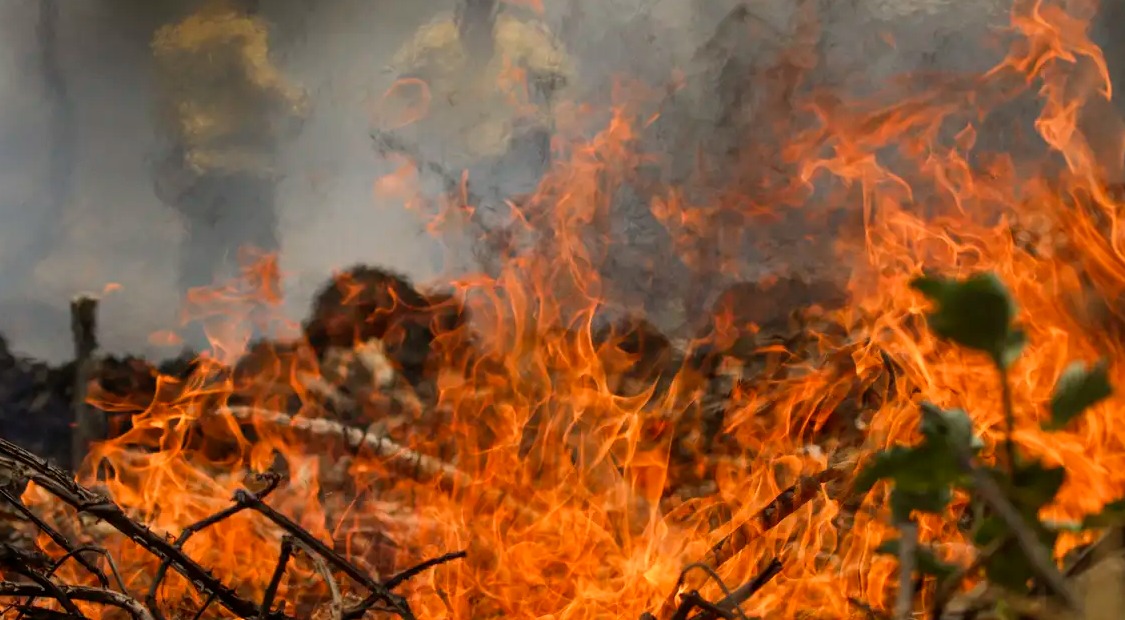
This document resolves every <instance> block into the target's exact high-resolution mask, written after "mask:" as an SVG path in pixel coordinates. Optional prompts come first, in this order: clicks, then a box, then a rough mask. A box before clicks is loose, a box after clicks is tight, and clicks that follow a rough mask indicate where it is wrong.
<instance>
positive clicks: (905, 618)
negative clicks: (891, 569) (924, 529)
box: [895, 519, 918, 620]
mask: <svg viewBox="0 0 1125 620" xmlns="http://www.w3.org/2000/svg"><path fill="white" fill-rule="evenodd" d="M898 529H899V531H900V532H902V538H901V539H900V540H899V544H898V594H897V596H896V598H895V620H909V619H910V616H911V615H912V614H913V612H914V587H913V586H914V565H915V564H917V562H918V524H916V523H914V522H913V521H911V520H909V519H907V520H905V521H903V522H902V523H899V524H898Z"/></svg>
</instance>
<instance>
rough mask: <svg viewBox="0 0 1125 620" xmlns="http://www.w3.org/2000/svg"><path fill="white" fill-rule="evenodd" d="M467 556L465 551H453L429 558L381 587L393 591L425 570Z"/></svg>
mask: <svg viewBox="0 0 1125 620" xmlns="http://www.w3.org/2000/svg"><path fill="white" fill-rule="evenodd" d="M467 555H468V553H467V552H465V551H455V552H453V553H447V554H445V555H442V556H438V557H436V558H430V559H429V560H426V561H424V562H422V563H421V564H417V565H415V566H411V567H410V568H408V569H406V570H404V571H402V572H401V573H399V574H397V575H394V576H393V577H391V578H390V579H388V580H386V581H384V582H383V587H384V588H386V589H388V590H394V589H395V588H397V587H399V586H400V585H402V584H403V583H406V582H407V581H410V580H411V579H413V578H414V577H416V576H418V575H419V574H421V573H423V572H425V571H427V570H430V569H431V568H433V567H435V566H438V565H441V564H445V563H447V562H452V561H453V560H460V559H462V558H464V557H466V556H467Z"/></svg>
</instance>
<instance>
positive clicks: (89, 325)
mask: <svg viewBox="0 0 1125 620" xmlns="http://www.w3.org/2000/svg"><path fill="white" fill-rule="evenodd" d="M97 312H98V300H97V299H94V298H93V297H87V296H80V297H77V298H75V299H74V300H72V301H71V302H70V331H71V335H72V337H73V338H74V359H75V368H74V401H73V407H74V431H73V435H72V436H71V448H70V449H71V453H70V463H71V470H72V471H75V472H77V471H78V469H79V468H80V467H81V466H82V462H83V461H84V460H85V459H86V455H87V454H88V453H89V450H90V444H92V443H94V442H96V441H101V440H103V439H105V435H106V425H105V416H104V414H102V412H100V411H98V410H96V409H94V408H93V407H90V406H89V405H88V404H86V386H87V385H88V384H89V382H90V377H91V375H93V372H94V350H95V349H97V348H98V340H97V334H96V331H95V330H96V329H97Z"/></svg>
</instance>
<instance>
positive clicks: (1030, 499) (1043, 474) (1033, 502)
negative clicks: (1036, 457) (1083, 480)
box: [1010, 461, 1066, 522]
mask: <svg viewBox="0 0 1125 620" xmlns="http://www.w3.org/2000/svg"><path fill="white" fill-rule="evenodd" d="M1065 480H1066V470H1065V469H1063V468H1062V467H1046V466H1044V465H1043V463H1042V462H1041V461H1032V462H1030V463H1020V464H1018V465H1017V466H1016V468H1015V470H1014V471H1013V472H1012V481H1011V486H1012V492H1011V497H1010V499H1011V500H1012V503H1014V504H1015V505H1016V507H1017V508H1020V509H1021V512H1023V513H1024V515H1025V516H1027V517H1029V518H1031V519H1034V520H1035V521H1036V522H1038V518H1039V517H1038V514H1039V509H1040V508H1042V507H1043V506H1046V505H1047V504H1049V503H1051V501H1052V500H1054V499H1055V495H1057V494H1058V492H1059V489H1060V488H1062V485H1063V482H1064V481H1065Z"/></svg>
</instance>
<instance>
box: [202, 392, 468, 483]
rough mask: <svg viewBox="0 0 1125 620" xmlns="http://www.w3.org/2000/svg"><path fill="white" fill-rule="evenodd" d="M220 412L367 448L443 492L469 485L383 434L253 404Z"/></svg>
mask: <svg viewBox="0 0 1125 620" xmlns="http://www.w3.org/2000/svg"><path fill="white" fill-rule="evenodd" d="M222 411H225V412H228V413H230V414H231V415H232V416H234V418H235V419H238V420H240V421H247V422H249V421H259V422H264V423H266V424H269V425H271V426H289V427H291V428H294V429H297V430H299V431H302V432H306V433H308V434H310V435H313V436H316V437H333V438H339V439H342V440H343V441H344V443H345V445H346V446H347V447H348V448H349V449H352V450H356V451H359V450H370V451H371V452H372V453H373V454H374V456H376V457H379V458H380V459H381V460H382V461H383V462H384V464H385V465H387V467H388V468H389V469H391V470H392V471H394V472H395V473H397V474H400V475H403V476H407V477H409V478H411V479H413V480H415V481H416V482H428V481H430V480H434V479H436V481H437V482H438V484H439V485H440V486H441V487H442V489H443V490H444V491H447V492H451V491H453V490H455V489H459V488H465V487H467V486H469V485H471V484H472V478H471V477H469V475H468V474H465V473H464V472H461V471H459V470H458V469H457V468H455V467H453V466H452V465H450V464H448V463H445V462H443V461H440V460H438V459H436V458H434V457H432V456H427V455H425V454H421V453H419V452H416V451H414V450H411V449H410V448H407V447H405V446H401V445H399V444H397V443H395V442H394V441H392V440H391V439H390V438H388V437H386V436H384V435H377V434H374V433H369V432H366V431H363V430H360V429H358V428H355V427H351V426H347V425H345V424H341V423H339V422H335V421H333V420H328V419H325V418H306V417H303V416H291V415H288V414H285V413H281V412H278V411H270V410H268V409H258V408H256V407H228V408H226V409H223V410H222Z"/></svg>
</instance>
